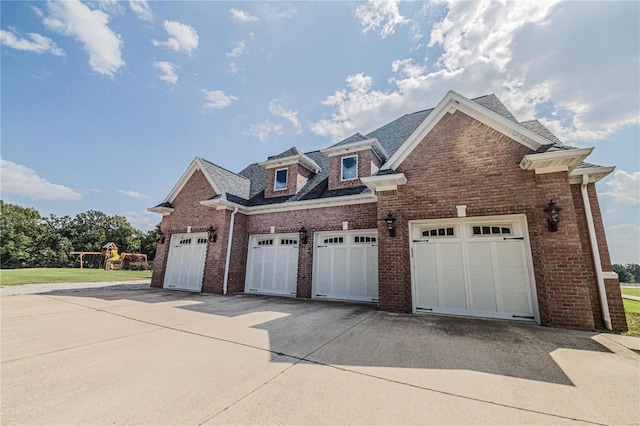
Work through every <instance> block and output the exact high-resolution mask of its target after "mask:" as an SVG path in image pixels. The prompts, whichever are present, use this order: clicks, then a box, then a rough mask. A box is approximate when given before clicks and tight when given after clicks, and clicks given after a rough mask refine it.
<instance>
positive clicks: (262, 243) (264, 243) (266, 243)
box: [258, 240, 273, 246]
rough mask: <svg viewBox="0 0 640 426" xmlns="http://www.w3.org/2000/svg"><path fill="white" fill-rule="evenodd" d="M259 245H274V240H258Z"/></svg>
mask: <svg viewBox="0 0 640 426" xmlns="http://www.w3.org/2000/svg"><path fill="white" fill-rule="evenodd" d="M258 245H259V246H272V245H273V240H262V241H258Z"/></svg>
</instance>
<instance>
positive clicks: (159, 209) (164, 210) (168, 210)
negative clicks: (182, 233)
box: [147, 206, 173, 216]
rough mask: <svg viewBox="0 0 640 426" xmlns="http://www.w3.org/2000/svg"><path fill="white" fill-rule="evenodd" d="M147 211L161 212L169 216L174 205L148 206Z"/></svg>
mask: <svg viewBox="0 0 640 426" xmlns="http://www.w3.org/2000/svg"><path fill="white" fill-rule="evenodd" d="M147 211H150V212H152V213H160V214H161V215H162V216H169V215H170V214H171V213H173V207H161V206H156V207H150V208H148V209H147Z"/></svg>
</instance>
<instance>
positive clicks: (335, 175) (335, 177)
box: [329, 149, 379, 190]
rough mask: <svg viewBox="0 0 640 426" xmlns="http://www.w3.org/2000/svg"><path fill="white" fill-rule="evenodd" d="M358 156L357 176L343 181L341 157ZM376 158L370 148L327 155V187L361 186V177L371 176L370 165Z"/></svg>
mask: <svg viewBox="0 0 640 426" xmlns="http://www.w3.org/2000/svg"><path fill="white" fill-rule="evenodd" d="M354 155H357V156H358V178H357V179H353V180H346V181H343V180H341V179H342V159H343V158H344V157H351V156H354ZM376 161H378V162H379V160H378V158H377V157H376V155H375V154H374V153H373V151H372V150H370V149H366V150H363V151H358V152H350V153H347V154H342V155H334V156H333V157H329V189H330V190H332V189H340V188H350V187H352V186H362V182H361V181H360V178H361V177H366V176H371V165H372V163H374V162H376Z"/></svg>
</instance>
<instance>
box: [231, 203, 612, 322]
mask: <svg viewBox="0 0 640 426" xmlns="http://www.w3.org/2000/svg"><path fill="white" fill-rule="evenodd" d="M236 213H238V207H236V208H235V209H234V210H233V213H231V223H229V239H228V241H227V259H226V261H225V262H224V281H223V283H222V294H227V283H228V282H229V261H230V260H231V243H232V242H233V222H234V221H235V218H236ZM607 315H608V313H607Z"/></svg>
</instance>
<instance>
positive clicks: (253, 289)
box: [249, 288, 258, 291]
mask: <svg viewBox="0 0 640 426" xmlns="http://www.w3.org/2000/svg"><path fill="white" fill-rule="evenodd" d="M249 291H258V289H256V288H250V289H249Z"/></svg>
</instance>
